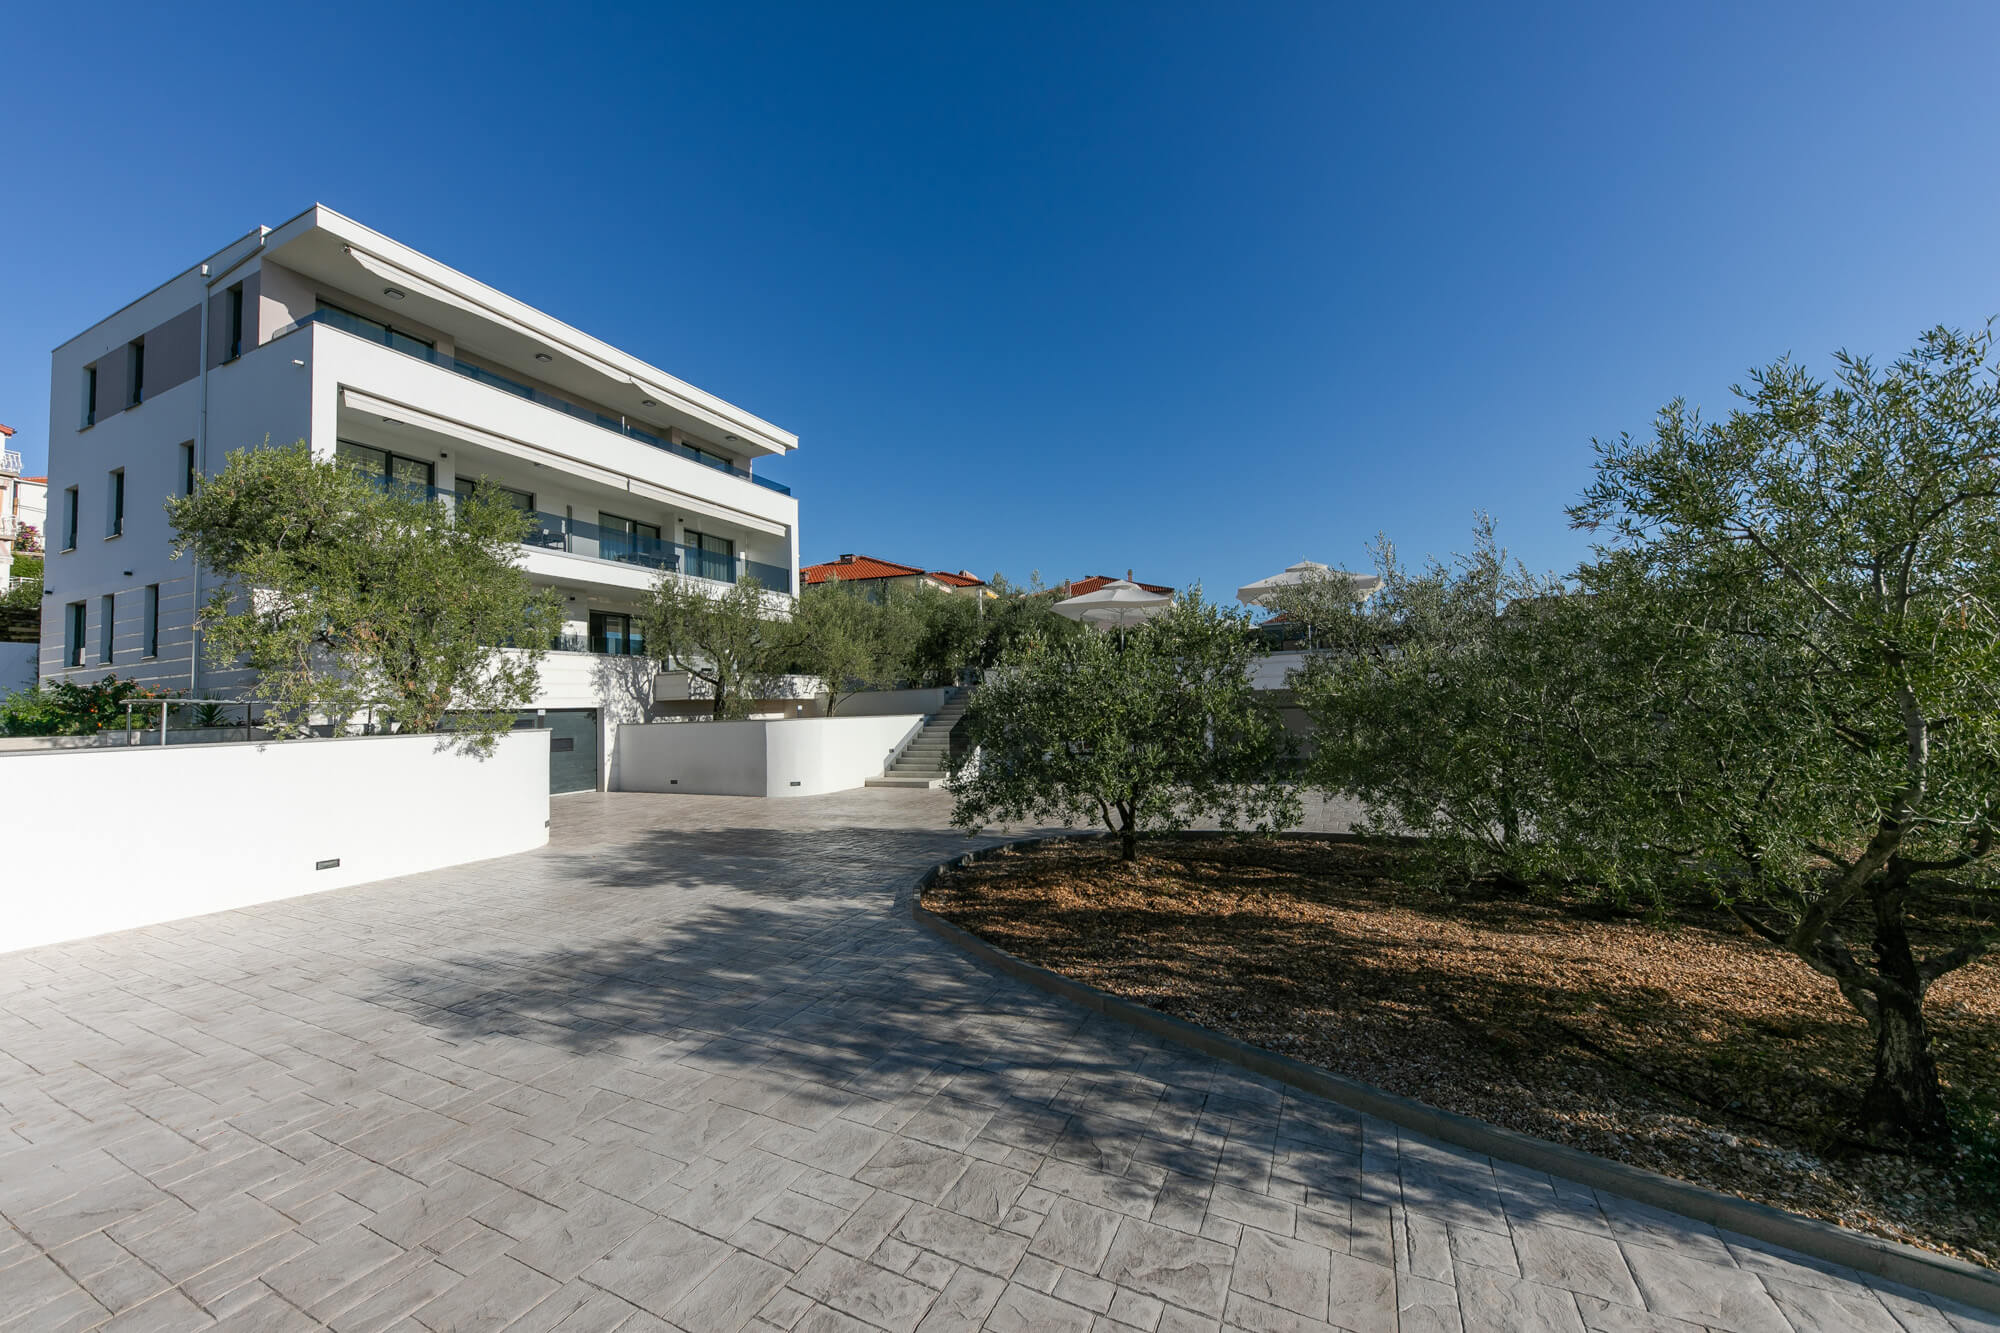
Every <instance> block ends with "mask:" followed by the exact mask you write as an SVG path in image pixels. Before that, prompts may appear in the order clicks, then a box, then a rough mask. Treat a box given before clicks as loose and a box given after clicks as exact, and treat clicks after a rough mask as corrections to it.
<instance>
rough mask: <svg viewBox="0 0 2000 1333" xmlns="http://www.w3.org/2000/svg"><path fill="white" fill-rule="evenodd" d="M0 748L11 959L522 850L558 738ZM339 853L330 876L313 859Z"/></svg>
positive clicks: (5, 935)
mask: <svg viewBox="0 0 2000 1333" xmlns="http://www.w3.org/2000/svg"><path fill="white" fill-rule="evenodd" d="M437 746H438V738H437V737H435V736H381V737H367V738H350V739H343V740H320V741H291V742H287V743H285V744H281V745H272V744H259V743H246V744H237V745H191V746H185V747H180V746H174V747H169V748H166V749H158V748H152V749H145V748H137V747H118V748H112V749H88V750H59V751H43V752H28V753H13V754H0V791H4V792H5V793H6V808H7V826H8V828H9V829H10V830H13V831H14V832H15V836H12V837H10V838H9V839H8V848H7V852H8V867H7V886H6V891H5V893H4V898H5V902H6V910H5V911H0V952H4V951H6V950H11V949H23V948H28V947H30V946H32V945H37V944H51V943H55V942H57V941H60V940H73V939H82V938H84V937H86V936H90V935H98V934H102V933H104V932H105V931H112V930H126V929H130V928H131V927H134V926H144V925H152V924H155V923H157V922H161V921H174V920H178V919H180V918H182V917H189V916H199V915H202V914H204V913H208V912H222V911H228V910H230V909H233V908H238V907H248V906H251V905H252V904H255V903H263V902H272V901H274V900H276V899H280V898H292V897H297V896H298V895H300V894H305V893H316V892H319V891H321V890H325V889H338V888H344V887H346V886H348V885H352V884H361V883H365V882H368V881H371V880H378V879H389V878H392V877H394V876H397V875H410V874H415V873H417V872H418V871H423V870H435V869H438V868H439V867H442V866H451V865H460V864H463V863H465V862H468V861H482V860H486V859H488V858H490V857H496V856H508V855H512V854H513V853H515V852H524V851H528V850H531V849H532V848H536V847H540V846H542V845H544V844H545V843H547V842H548V838H549V830H548V820H549V794H548V792H549V758H548V756H549V740H548V733H547V732H545V731H517V732H514V733H512V734H510V735H508V736H505V737H503V738H502V739H501V741H500V743H499V745H498V746H497V747H496V748H495V751H494V753H493V756H492V757H491V758H489V759H485V760H480V759H475V758H473V757H471V756H469V755H464V754H460V753H458V752H456V751H450V750H439V749H438V748H437ZM334 858H338V859H339V861H340V864H339V865H338V866H337V867H334V868H331V869H327V870H317V869H315V868H314V867H315V863H317V862H320V861H325V860H331V859H334Z"/></svg>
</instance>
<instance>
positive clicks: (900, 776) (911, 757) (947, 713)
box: [868, 689, 972, 787]
mask: <svg viewBox="0 0 2000 1333" xmlns="http://www.w3.org/2000/svg"><path fill="white" fill-rule="evenodd" d="M971 694H972V691H970V690H966V689H953V690H951V691H949V692H948V693H947V694H946V695H945V700H944V707H943V708H941V709H939V710H938V711H937V712H935V713H932V714H931V716H930V720H929V721H927V722H925V723H924V729H923V730H922V731H920V732H918V733H917V736H916V739H915V740H913V741H911V742H910V743H909V745H908V746H906V747H905V748H904V750H903V753H902V754H900V755H898V756H897V757H896V762H895V763H894V764H892V765H890V766H889V769H888V771H887V772H885V773H883V774H882V776H881V777H879V778H870V779H868V785H869V786H871V787H941V786H943V785H944V779H945V771H946V768H947V766H948V765H949V763H950V761H951V729H952V728H953V727H955V726H957V725H958V720H959V719H960V718H961V717H964V716H965V707H966V704H967V703H968V702H970V697H971Z"/></svg>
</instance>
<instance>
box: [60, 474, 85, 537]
mask: <svg viewBox="0 0 2000 1333" xmlns="http://www.w3.org/2000/svg"><path fill="white" fill-rule="evenodd" d="M81 516H82V505H81V503H80V497H79V496H78V494H77V488H76V487H75V486H67V487H64V488H63V550H65V551H74V550H75V549H76V536H77V529H78V528H79V527H80V526H82V524H81V522H80V519H81Z"/></svg>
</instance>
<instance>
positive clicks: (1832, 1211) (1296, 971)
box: [924, 838, 2000, 1267]
mask: <svg viewBox="0 0 2000 1333" xmlns="http://www.w3.org/2000/svg"><path fill="white" fill-rule="evenodd" d="M1405 877H1407V878H1409V879H1416V878H1418V877H1419V876H1418V873H1417V872H1416V870H1415V868H1414V864H1413V861H1412V859H1411V857H1410V855H1409V853H1407V852H1406V851H1403V850H1401V849H1394V848H1383V847H1378V846H1370V845H1362V844H1358V843H1329V842H1318V841H1307V840H1293V839H1280V840H1270V841H1265V840H1252V839H1240V840H1239V839H1220V838H1217V839H1172V838H1165V839H1156V840H1152V841H1151V842H1150V845H1149V843H1147V842H1142V843H1141V852H1140V857H1139V859H1138V860H1137V861H1136V862H1134V863H1132V864H1130V865H1121V864H1120V863H1119V862H1118V861H1117V860H1116V855H1115V848H1113V847H1111V846H1109V845H1107V844H1101V843H1058V844H1053V845H1047V846H1043V847H1039V848H1029V849H1024V850H1018V851H1014V850H1010V851H1006V852H1002V853H1000V854H998V855H996V856H993V857H990V858H988V859H986V860H984V861H981V862H978V863H976V864H974V865H973V866H971V867H969V868H963V869H957V870H953V871H951V872H949V873H948V874H947V875H945V876H943V877H942V878H940V879H939V880H938V882H937V883H936V884H935V885H934V886H933V887H932V888H931V889H929V890H928V891H927V892H926V894H925V896H924V905H925V906H926V907H928V908H929V909H930V910H931V911H933V912H936V913H937V914H938V915H940V916H942V917H944V918H945V919H947V920H949V921H951V922H953V923H955V924H956V925H958V926H960V927H962V928H964V929H966V930H969V931H971V932H973V933H974V934H977V935H979V936H981V937H983V938H985V939H987V940H989V941H991V942H992V943H994V944H996V945H998V946H1000V947H1001V948H1003V949H1006V950H1007V951H1009V952H1010V953H1013V954H1015V955H1017V956H1019V957H1021V958H1025V959H1028V960H1029V961H1031V962H1034V963H1038V964H1040V965H1041V966H1043V967H1047V968H1051V969H1053V970H1056V971H1059V972H1062V973H1064V974H1066V975H1068V976H1071V977H1075V978H1077V979H1078V980H1080V981H1084V982H1087V983H1089V984H1091V985H1093V986H1096V987H1098V988H1100V989H1102V990H1106V991H1109V992H1111V993H1112V994H1114V995H1120V996H1123V997H1125V998H1126V999H1129V1000H1135V1001H1138V1002H1139V1003H1141V1004H1146V1005H1150V1006H1151V1007H1153V1008H1155V1009H1158V1010H1161V1011H1163V1012H1165V1013H1169V1014H1173V1015H1175V1016H1176V1017H1179V1018H1184V1019H1187V1020H1188V1021H1190V1022H1194V1023H1199V1024H1201V1025H1203V1026H1204V1027H1209V1028H1214V1029H1217V1030H1219V1031H1222V1032H1226V1033H1229V1034H1230V1035H1232V1036H1235V1037H1238V1038H1240V1039H1242V1040H1244V1041H1248V1042H1252V1043H1254V1044H1256V1045H1259V1046H1263V1047H1266V1048H1268V1049H1270V1050H1274V1051H1279V1052H1281V1053H1283V1054H1285V1055H1289V1056H1292V1057H1294V1058H1295V1059H1300V1060H1306V1061H1310V1062H1312V1063H1314V1064H1318V1065H1321V1066H1324V1067H1325V1068H1327V1069H1331V1070H1335V1071H1337V1072H1339V1073H1342V1074H1346V1075H1349V1076H1350V1077H1353V1078H1358V1079H1361V1080H1364V1081H1365V1082H1368V1083H1371V1084H1374V1085H1375V1086H1376V1087H1379V1088H1384V1089H1387V1090H1388V1091H1390V1092H1395V1093H1399V1094H1401V1095H1403V1096H1406V1097H1414V1098H1417V1099H1419V1100H1422V1101H1425V1102H1428V1103H1430V1104H1431V1105H1433V1106H1438V1107H1442V1108H1444V1109H1446V1110H1450V1111H1456V1112H1458V1113H1460V1114H1463V1115H1469V1116H1476V1117H1478V1118H1479V1119H1482V1120H1486V1121H1490V1122H1492V1123H1494V1124H1499V1125H1505V1126H1507V1127H1509V1128H1512V1129H1516V1130H1521V1131H1523V1132H1525V1133H1528V1134H1534V1135H1537V1136H1539V1137H1542V1138H1545V1139H1552V1140H1555V1141H1557V1142H1560V1143H1567V1144H1570V1145H1572V1146H1574V1147H1577V1148H1581V1149H1583V1150H1585V1151H1587V1152H1592V1153H1597V1154H1599V1155H1601V1156H1605V1157H1611V1158H1615V1159H1617V1160H1619V1161H1624V1162H1629V1163H1632V1164H1633V1165H1635V1166H1642V1167H1647V1168H1649V1169H1651V1170H1654V1171H1660V1172H1664V1173H1666V1174H1668V1175H1672V1176H1677V1177H1679V1178H1680V1179H1682V1180H1687V1181H1692V1182H1694V1183H1696V1184H1699V1185H1705V1186H1708V1187H1709V1188H1711V1189H1719V1190H1725V1191H1728V1192H1729V1193H1732V1194H1737V1195H1740V1196H1742V1197H1744V1198H1748V1199H1755V1200H1759V1201H1761V1202H1764V1203H1769V1204H1773V1205H1776V1206H1778V1207H1781V1208H1786V1209H1789V1210H1791V1211H1793V1212H1796V1213H1803V1214H1806V1215H1808V1216H1812V1217H1818V1218H1823V1219H1825V1220H1827V1221H1832V1222H1837V1223H1839V1224H1840V1225H1842V1226H1846V1227H1853V1228H1855V1229H1857V1230H1861V1231H1867V1232H1872V1233H1874V1234H1875V1235H1878V1236H1887V1237H1890V1238H1891V1239H1894V1240H1900V1241H1906V1242H1909V1243H1911V1244H1915V1245H1921V1246H1924V1247H1926V1248H1928V1249H1933V1250H1938V1251H1941V1252H1943V1253H1946V1254H1952V1255H1956V1256H1958V1257H1960V1258H1963V1259H1968V1260H1971V1261H1972V1262H1975V1263H1980V1264H1985V1265H1987V1266H1989V1267H2000V1189H1996V1181H1995V1174H1996V1173H1995V1163H1994V1162H1993V1160H1992V1159H1991V1158H1990V1157H1987V1158H1982V1157H1976V1156H1972V1155H1968V1156H1967V1157H1966V1158H1965V1159H1964V1160H1963V1161H1961V1162H1960V1163H1957V1164H1953V1165H1951V1166H1948V1167H1946V1166H1938V1165H1932V1164H1925V1163H1921V1162H1916V1161H1912V1160H1910V1159H1908V1158H1905V1157H1901V1156H1897V1155H1893V1154H1889V1153H1884V1152H1879V1151H1875V1150H1873V1149H1870V1148H1869V1147H1867V1146H1866V1145H1865V1144H1862V1143H1859V1142H1857V1141H1856V1140H1854V1139H1853V1138H1852V1136H1851V1129H1850V1125H1851V1123H1852V1118H1853V1115H1854V1111H1855V1108H1856V1106H1857V1105H1858V1102H1859V1098H1860V1094H1861V1091H1862V1089H1863V1087H1864V1086H1865V1085H1866V1082H1867V1077H1868V1070H1869V1059H1870V1051H1871V1049H1872V1047H1871V1043H1870V1041H1869V1038H1868V1031H1867V1027H1866V1025H1865V1024H1864V1023H1863V1022H1862V1021H1861V1018H1860V1017H1859V1015H1857V1014H1855V1013H1854V1012H1853V1010H1852V1009H1850V1008H1849V1007H1848V1006H1847V1004H1846V1003H1845V1001H1843V1000H1842V999H1841V998H1840V996H1839V993H1838V992H1837V991H1836V990H1835V989H1834V987H1833V984H1832V983H1831V982H1830V981H1828V980H1826V979H1825V978H1823V977H1821V976H1819V975H1818V974H1817V973H1815V972H1813V971H1812V970H1811V969H1809V968H1807V967H1806V966H1805V964H1803V963H1801V962H1800V961H1798V960H1797V959H1795V958H1793V957H1791V956H1790V955H1788V954H1785V953H1781V952H1779V951H1778V950H1776V949H1773V948H1770V947H1768V946H1766V945H1764V944H1762V943H1759V942H1757V941H1755V940H1753V939H1752V938H1750V937H1749V936H1748V935H1747V934H1746V933H1744V932H1743V931H1741V930H1740V929H1739V928H1737V927H1735V926H1734V925H1733V924H1732V923H1730V922H1729V921H1727V919H1716V920H1712V921H1704V922H1701V923H1698V924H1695V925H1681V926H1678V927H1672V928H1669V927H1663V926H1660V925H1656V924H1652V923H1649V922H1646V921H1644V920H1640V919H1637V918H1633V917H1616V916H1607V915H1605V914H1602V913H1598V914H1595V915H1592V914H1589V913H1586V912H1584V911H1582V910H1580V909H1579V908H1578V907H1577V906H1575V905H1565V904H1561V903H1536V902H1529V901H1523V900H1521V899H1519V898H1513V897H1497V896H1489V897H1485V898H1479V899H1468V898H1465V897H1460V898H1457V899H1456V900H1454V899H1452V898H1448V897H1446V896H1445V895H1443V894H1440V893H1438V892H1436V891H1434V890H1431V889H1427V888H1424V887H1420V886H1418V885H1415V884H1412V883H1407V882H1405ZM1930 1009H1931V1014H1932V1020H1933V1032H1934V1038H1935V1042H1936V1046H1937V1053H1938V1058H1939V1062H1940V1065H1941V1067H1942V1070H1943V1074H1944V1077H1945V1079H1946V1080H1947V1081H1948V1082H1949V1084H1950V1085H1951V1086H1950V1089H1949V1091H1950V1093H1951V1095H1952V1097H1953V1098H1954V1101H1955V1103H1956V1104H1957V1105H1959V1106H1965V1105H1970V1104H1977V1105H1980V1106H1983V1107H1984V1108H1986V1110H1985V1114H1986V1116H1987V1118H1988V1119H1989V1120H1990V1119H1991V1118H1992V1117H1993V1115H1994V1113H1995V1112H1994V1108H1995V1107H1996V1106H2000V960H1994V959H1991V958H1989V959H1987V960H1985V961H1984V962H1982V963H1980V964H1976V965H1974V966H1973V967H1969V968H1966V969H1963V970H1961V971H1960V972H1958V973H1956V974H1954V975H1952V976H1951V977H1948V978H1947V979H1945V980H1944V981H1942V982H1940V983H1939V984H1938V986H1937V987H1936V989H1935V990H1934V991H1933V992H1932V1000H1931V1005H1930ZM1987 1128H1988V1131H1989V1136H1988V1138H1987V1139H1986V1143H1987V1146H1988V1148H1989V1149H1990V1148H1991V1147H1992V1146H1993V1145H1994V1144H1995V1143H1996V1142H2000V1127H1996V1126H1993V1125H1990V1124H1989V1125H1988V1126H1987Z"/></svg>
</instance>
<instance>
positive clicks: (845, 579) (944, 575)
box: [799, 555, 995, 597]
mask: <svg viewBox="0 0 2000 1333" xmlns="http://www.w3.org/2000/svg"><path fill="white" fill-rule="evenodd" d="M835 580H838V581H839V582H841V583H854V584H859V585H860V586H861V588H862V589H863V590H864V591H865V592H867V593H868V595H869V596H870V597H880V596H881V592H880V590H881V589H883V588H889V587H898V586H901V587H916V586H918V585H920V584H921V585H925V586H928V587H932V588H942V589H944V591H946V592H949V593H955V594H957V595H959V596H963V597H992V596H994V595H995V594H994V592H993V590H992V589H991V588H989V587H987V586H986V580H985V579H982V578H978V577H975V576H974V575H973V573H972V571H971V570H969V569H961V570H959V571H958V573H956V574H953V573H951V572H949V571H947V570H942V569H925V568H924V567H923V566H921V565H903V564H898V563H897V562H896V561H894V560H879V559H877V558H876V557H874V556H872V555H843V556H841V557H840V559H838V560H829V561H827V562H826V563H825V564H822V565H807V566H806V567H805V568H803V569H801V570H800V571H799V581H800V583H801V584H803V585H804V586H806V587H811V586H812V585H813V584H815V583H832V582H834V581H835Z"/></svg>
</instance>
